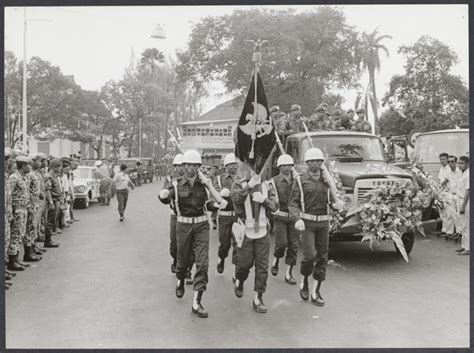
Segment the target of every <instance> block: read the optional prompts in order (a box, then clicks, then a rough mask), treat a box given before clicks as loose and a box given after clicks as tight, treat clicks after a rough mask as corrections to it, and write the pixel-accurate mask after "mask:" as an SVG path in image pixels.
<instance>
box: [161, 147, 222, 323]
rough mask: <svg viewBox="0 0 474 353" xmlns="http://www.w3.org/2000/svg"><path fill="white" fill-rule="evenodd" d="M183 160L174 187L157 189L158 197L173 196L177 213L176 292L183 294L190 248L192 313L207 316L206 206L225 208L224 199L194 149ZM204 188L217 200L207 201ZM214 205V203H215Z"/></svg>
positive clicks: (207, 249) (170, 197) (209, 207)
mask: <svg viewBox="0 0 474 353" xmlns="http://www.w3.org/2000/svg"><path fill="white" fill-rule="evenodd" d="M182 164H183V167H184V175H183V176H182V177H180V178H178V179H177V180H176V183H173V188H171V189H169V190H167V189H163V190H161V191H160V199H161V200H163V202H165V203H169V202H171V200H174V203H175V209H176V213H177V217H176V218H177V226H176V240H177V246H178V251H177V255H178V256H177V266H176V277H177V278H178V284H177V286H176V296H177V297H178V298H182V297H183V295H184V282H185V278H186V273H187V269H188V267H189V263H190V261H191V258H192V254H193V250H194V253H195V256H196V272H195V274H194V283H193V290H194V296H193V304H192V313H193V314H195V315H197V316H198V317H201V318H206V317H208V312H207V311H206V309H204V307H203V306H202V303H201V300H202V295H203V293H204V291H205V290H206V288H207V282H208V275H207V273H208V267H209V221H208V217H207V215H206V210H209V211H212V210H213V209H214V208H221V209H224V208H225V207H226V206H227V202H226V201H225V200H224V199H223V198H222V197H221V196H220V195H219V193H218V192H217V190H216V189H215V188H214V187H213V186H212V182H211V180H210V179H209V178H207V177H206V176H204V175H203V173H202V172H200V171H199V167H200V166H201V164H202V161H201V156H200V154H199V153H198V152H197V151H195V150H188V151H186V152H184V154H183V159H182ZM207 191H209V192H210V193H211V194H212V197H213V198H214V199H215V200H216V204H214V203H213V202H211V201H210V199H209V196H208V193H207ZM216 206H217V207H216Z"/></svg>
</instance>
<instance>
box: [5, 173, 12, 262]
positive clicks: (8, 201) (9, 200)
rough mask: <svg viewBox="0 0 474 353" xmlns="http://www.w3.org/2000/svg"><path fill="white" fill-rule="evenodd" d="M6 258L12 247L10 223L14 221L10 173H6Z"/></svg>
mask: <svg viewBox="0 0 474 353" xmlns="http://www.w3.org/2000/svg"><path fill="white" fill-rule="evenodd" d="M4 180H5V258H6V257H7V253H8V247H9V245H10V223H11V221H12V220H13V211H12V188H11V185H10V179H9V175H8V173H5V179H4Z"/></svg>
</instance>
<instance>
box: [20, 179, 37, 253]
mask: <svg viewBox="0 0 474 353" xmlns="http://www.w3.org/2000/svg"><path fill="white" fill-rule="evenodd" d="M26 181H27V183H28V187H29V189H30V205H29V207H28V217H27V220H26V236H25V238H24V239H23V244H24V245H25V246H33V245H35V239H36V238H37V237H38V232H39V228H38V220H40V218H41V200H40V193H41V189H40V181H39V179H38V176H37V174H36V172H35V171H32V172H30V173H28V174H27V176H26Z"/></svg>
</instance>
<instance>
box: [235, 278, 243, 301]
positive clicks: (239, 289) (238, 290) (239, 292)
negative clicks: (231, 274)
mask: <svg viewBox="0 0 474 353" xmlns="http://www.w3.org/2000/svg"><path fill="white" fill-rule="evenodd" d="M234 293H235V296H236V297H237V298H242V296H243V295H244V281H241V280H240V279H236V280H235V282H234Z"/></svg>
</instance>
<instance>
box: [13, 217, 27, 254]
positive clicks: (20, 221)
mask: <svg viewBox="0 0 474 353" xmlns="http://www.w3.org/2000/svg"><path fill="white" fill-rule="evenodd" d="M27 217H28V213H27V211H26V209H20V210H15V211H14V212H13V220H12V222H11V228H10V244H9V246H8V255H17V254H18V252H19V251H20V247H21V244H22V242H23V239H24V237H25V233H26V221H27Z"/></svg>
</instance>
